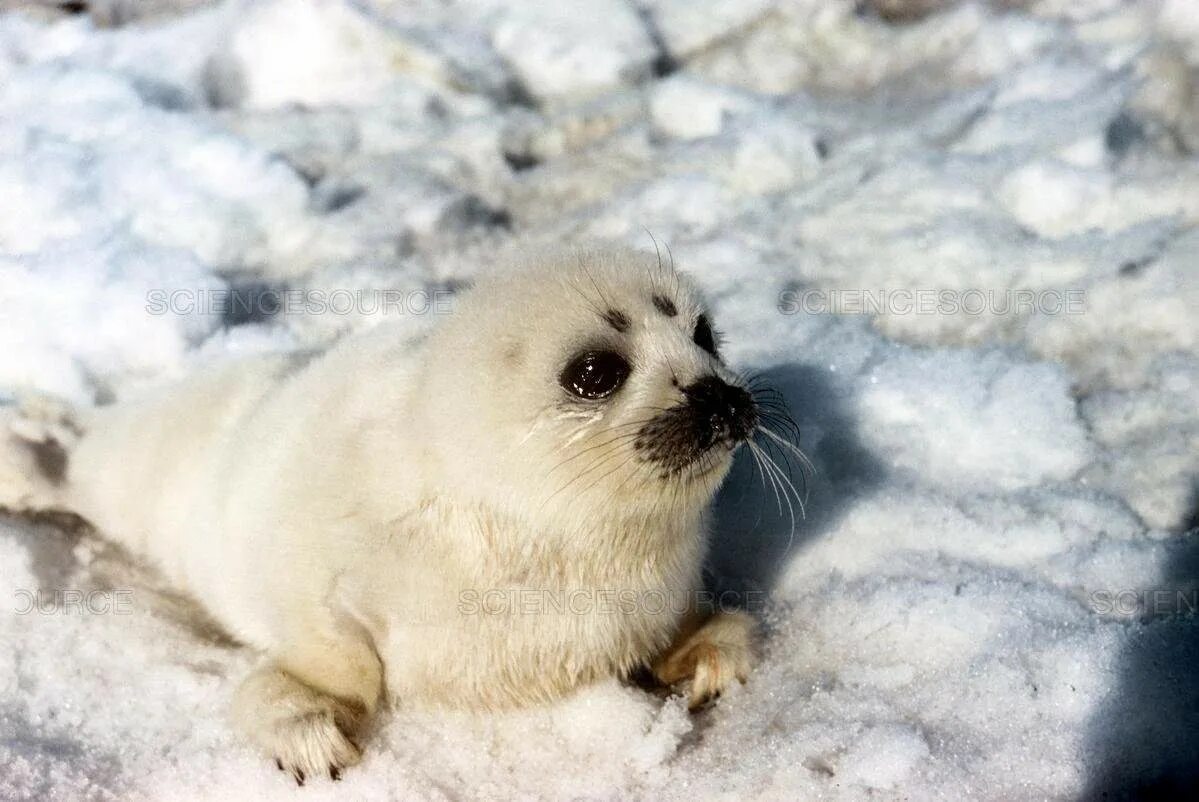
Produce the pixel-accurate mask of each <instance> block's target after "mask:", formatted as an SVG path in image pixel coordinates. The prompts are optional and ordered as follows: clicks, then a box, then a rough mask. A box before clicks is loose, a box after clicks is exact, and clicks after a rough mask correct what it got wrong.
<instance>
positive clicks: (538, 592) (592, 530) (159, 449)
mask: <svg viewBox="0 0 1199 802" xmlns="http://www.w3.org/2000/svg"><path fill="white" fill-rule="evenodd" d="M764 414H765V413H764ZM39 422H40V423H41V424H43V425H40V426H39ZM758 423H759V407H758V405H757V404H756V403H755V400H754V397H753V395H752V394H751V393H750V392H749V391H748V390H747V389H746V387H745V386H744V385H743V384H742V383H741V382H740V381H739V380H738V377H737V375H736V374H734V373H733V372H732V371H731V370H730V369H729V367H727V366H726V365H725V363H724V362H723V360H722V359H721V355H720V350H719V347H718V340H717V336H716V334H715V331H714V329H713V327H712V321H711V318H710V315H709V313H708V311H707V310H706V308H705V306H704V304H703V302H702V300H701V298H700V296H699V294H698V292H697V291H696V288H695V286H694V285H693V284H692V282H691V281H690V280H689V279H688V278H687V276H686V275H684V274H683V273H681V272H676V271H675V269H674V267H673V265H672V264H663V263H662V261H661V259H660V258H656V257H655V256H653V255H650V254H646V253H639V252H635V251H629V250H621V249H614V248H606V249H599V250H592V251H578V252H568V253H559V254H543V255H540V256H536V257H532V258H526V260H525V262H524V263H523V264H520V265H517V266H514V267H509V268H507V269H504V270H495V271H493V272H491V273H490V275H487V276H486V277H484V278H482V279H481V280H480V281H479V282H478V283H477V285H476V286H475V287H474V288H473V289H472V290H470V291H468V292H467V293H465V294H464V295H463V296H462V297H461V300H460V302H459V304H458V308H457V310H456V311H455V313H454V314H453V315H451V316H449V317H448V318H447V319H445V320H444V321H441V322H440V323H439V324H438V325H437V326H435V327H434V328H433V330H432V331H431V332H429V333H427V334H424V335H421V336H418V337H413V336H411V335H404V334H402V333H400V332H399V330H398V329H396V328H393V327H392V326H390V325H386V324H384V325H381V326H378V327H375V328H374V329H371V330H369V331H368V332H365V333H361V334H357V335H353V336H350V337H347V338H346V339H344V340H342V341H341V342H339V343H338V344H336V345H335V346H334V347H332V348H331V349H329V350H328V351H326V352H325V353H323V354H319V355H295V354H272V355H261V356H254V357H251V358H242V359H237V360H233V361H230V362H227V363H225V364H219V365H217V366H215V367H211V368H208V369H205V370H202V371H200V372H198V373H196V374H194V375H193V376H191V377H190V378H187V379H185V380H184V381H182V382H180V383H178V384H176V385H174V386H172V387H169V388H167V389H165V390H162V391H159V392H156V393H154V394H152V395H150V396H149V397H146V398H143V399H140V400H132V401H125V402H121V403H117V404H114V405H111V406H107V407H99V408H95V409H91V410H83V411H76V412H73V413H72V412H70V411H68V410H64V409H62V408H60V407H56V406H54V405H52V404H50V405H47V404H35V405H32V407H29V408H27V409H26V412H25V414H24V415H23V416H22V417H20V418H19V419H18V420H16V421H13V422H12V424H13V425H12V426H11V427H10V428H11V430H12V434H11V435H10V436H11V437H13V438H18V439H20V440H22V441H24V442H26V443H30V444H32V445H33V446H34V447H33V448H32V449H29V450H28V451H29V453H28V455H27V459H26V462H25V463H24V465H23V467H22V466H18V469H15V470H14V468H13V465H14V463H13V460H12V458H11V455H10V458H9V459H8V462H7V467H8V470H7V472H4V471H0V478H4V477H8V478H7V479H6V481H7V482H8V483H9V485H10V486H11V487H12V488H15V490H13V491H12V492H7V493H6V491H5V490H4V488H2V487H0V502H5V501H6V499H7V502H6V503H7V504H8V506H10V507H16V508H21V507H24V508H26V509H28V508H53V509H59V510H67V511H70V512H73V513H75V514H77V515H79V516H81V517H83V518H84V519H86V520H87V521H89V522H91V523H92V524H93V525H94V526H95V527H96V528H97V529H98V530H99V531H100V532H102V533H103V534H104V535H105V536H106V537H108V538H110V539H113V540H115V541H117V542H119V543H121V544H123V545H124V546H126V547H128V548H129V549H130V550H132V551H133V552H134V553H136V554H139V555H142V556H144V557H145V558H148V559H149V560H150V561H152V562H153V563H155V564H157V566H158V567H159V568H160V569H161V570H162V571H163V572H164V573H165V576H166V578H167V579H168V581H170V582H171V583H172V584H173V585H175V586H177V587H178V588H180V589H181V590H184V591H186V592H187V593H189V594H191V595H192V596H193V597H194V598H195V599H197V600H198V601H199V602H200V603H201V604H202V605H203V606H204V607H205V608H206V609H207V610H208V611H209V612H210V613H211V614H212V615H213V616H214V617H215V619H216V620H217V621H219V622H220V623H221V624H222V625H223V626H224V627H226V628H227V629H228V630H229V632H230V634H232V635H233V636H235V637H236V638H238V639H239V640H241V641H243V642H245V643H247V644H249V645H251V646H254V647H256V648H258V649H260V650H262V651H263V652H264V653H265V656H266V657H265V660H264V662H263V664H262V666H261V667H260V668H259V669H257V670H256V671H254V672H253V673H252V674H251V675H250V676H249V677H248V678H246V679H245V681H244V682H243V683H242V684H241V686H240V688H239V690H238V691H237V692H236V695H235V698H234V702H233V719H234V721H235V723H236V725H237V727H238V728H239V729H240V730H241V732H242V733H244V734H245V735H246V736H247V737H248V739H249V740H250V741H252V742H253V743H255V744H256V745H257V746H258V747H260V748H261V749H262V750H263V752H264V753H265V754H266V755H268V756H270V757H273V758H274V759H275V761H276V764H277V765H278V766H279V768H281V769H284V770H286V771H288V772H290V773H291V774H292V775H293V776H294V777H295V779H296V781H297V782H300V783H303V782H304V781H305V779H306V778H308V777H311V776H313V775H317V774H327V775H329V776H331V777H333V778H334V779H337V778H338V777H339V776H340V773H341V771H342V769H344V768H345V767H346V766H350V765H352V764H354V763H356V762H357V761H358V760H359V759H360V743H361V738H362V737H363V736H364V735H365V733H366V726H367V724H368V722H369V721H370V719H371V716H372V714H373V713H374V712H375V711H376V709H377V708H378V706H379V705H380V704H381V702H382V701H383V700H385V699H389V698H390V699H392V700H395V701H396V702H398V703H399V704H414V705H448V706H454V707H463V708H473V709H478V710H494V709H500V708H505V707H512V706H520V705H529V704H534V703H539V702H545V701H548V700H552V699H555V698H559V697H561V696H562V695H563V694H566V693H568V692H570V691H571V690H572V689H575V688H577V687H579V686H581V685H584V684H586V683H590V682H593V681H596V680H598V679H601V678H604V677H610V676H618V677H627V676H629V675H630V674H632V673H633V672H635V671H638V670H639V669H641V668H644V667H649V668H650V669H651V671H652V672H653V674H654V675H655V676H656V677H657V678H658V679H659V680H660V681H662V682H664V683H666V684H669V685H679V686H680V687H681V688H682V690H684V691H685V692H686V693H687V694H688V696H689V702H690V704H691V705H692V706H698V705H700V704H702V703H704V702H705V701H707V700H708V699H710V698H712V697H714V696H715V695H717V694H719V693H720V692H721V691H722V690H725V689H727V688H728V687H730V686H731V685H732V684H733V683H736V682H738V681H744V680H745V678H746V676H747V673H748V671H749V668H750V664H751V661H752V657H753V631H754V622H753V620H752V618H751V617H749V616H748V615H746V614H745V613H743V612H738V611H729V610H715V611H713V610H707V611H705V610H702V609H699V605H696V604H694V603H693V602H694V600H695V598H696V596H695V593H696V592H697V591H698V590H699V589H700V588H701V575H700V572H701V566H702V563H703V561H704V557H705V553H706V548H707V532H706V529H705V521H706V512H707V508H708V506H709V503H710V501H711V500H712V497H713V495H714V493H715V491H716V489H717V488H718V486H719V485H720V483H721V481H722V480H723V479H724V477H725V475H726V473H727V472H728V470H729V467H730V465H731V462H732V455H733V453H734V451H735V450H736V449H737V447H738V446H739V445H740V444H742V443H744V442H746V441H747V440H748V438H749V437H750V436H751V434H752V433H753V432H754V431H755V428H756V427H757V426H758ZM751 447H752V444H751ZM48 466H49V467H48ZM14 477H18V478H14ZM18 479H19V480H18ZM514 599H515V600H516V601H513V600H514Z"/></svg>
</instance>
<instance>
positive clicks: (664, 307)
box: [654, 295, 679, 317]
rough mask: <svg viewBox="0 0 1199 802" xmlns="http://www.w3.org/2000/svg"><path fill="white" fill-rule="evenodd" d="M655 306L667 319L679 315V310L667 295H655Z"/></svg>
mask: <svg viewBox="0 0 1199 802" xmlns="http://www.w3.org/2000/svg"><path fill="white" fill-rule="evenodd" d="M654 306H656V307H657V308H658V311H659V312H661V313H662V314H664V315H666V317H674V316H675V315H677V314H678V313H679V310H678V308H677V307H675V305H674V301H672V300H670V299H669V298H667V297H666V296H665V295H655V296H654Z"/></svg>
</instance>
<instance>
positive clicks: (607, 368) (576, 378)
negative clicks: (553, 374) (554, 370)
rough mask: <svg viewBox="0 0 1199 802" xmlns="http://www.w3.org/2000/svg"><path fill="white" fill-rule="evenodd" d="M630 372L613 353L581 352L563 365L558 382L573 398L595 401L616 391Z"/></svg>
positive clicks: (626, 365) (624, 363)
mask: <svg viewBox="0 0 1199 802" xmlns="http://www.w3.org/2000/svg"><path fill="white" fill-rule="evenodd" d="M632 370H633V369H632V367H631V366H630V365H629V361H628V360H627V359H625V358H624V357H623V356H621V355H620V354H618V353H616V352H615V351H584V352H583V353H581V354H579V355H578V356H576V357H574V358H573V359H571V360H570V362H568V363H567V364H566V367H565V368H563V369H562V373H561V374H560V375H559V376H558V383H559V384H561V385H562V387H563V388H564V389H565V390H566V391H567V392H569V393H570V394H572V395H574V396H577V397H579V398H585V399H587V400H589V401H598V400H600V399H604V398H607V397H608V396H610V395H612V394H613V393H615V392H616V391H617V390H619V389H620V388H621V387H622V386H623V385H624V383H625V380H626V379H628V378H629V373H631V372H632Z"/></svg>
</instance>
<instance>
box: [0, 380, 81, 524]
mask: <svg viewBox="0 0 1199 802" xmlns="http://www.w3.org/2000/svg"><path fill="white" fill-rule="evenodd" d="M82 433H83V429H82V427H81V425H80V423H79V416H78V414H77V413H76V411H75V409H74V408H73V407H71V405H70V404H68V403H66V402H65V401H62V400H60V399H57V398H53V397H50V396H46V395H28V396H21V397H19V398H18V399H17V403H16V404H15V405H13V406H7V407H0V509H5V510H8V511H9V512H16V513H31V512H43V511H48V510H57V509H60V508H61V504H60V495H61V488H62V486H63V484H64V483H65V482H66V477H67V465H68V462H69V460H70V453H71V449H72V448H73V447H74V445H75V443H76V442H77V441H78V440H79V437H80V435H81V434H82Z"/></svg>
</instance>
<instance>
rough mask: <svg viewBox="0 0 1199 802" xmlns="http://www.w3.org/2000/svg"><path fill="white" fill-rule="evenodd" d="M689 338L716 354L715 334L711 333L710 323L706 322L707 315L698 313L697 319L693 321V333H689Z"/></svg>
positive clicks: (713, 354) (710, 352)
mask: <svg viewBox="0 0 1199 802" xmlns="http://www.w3.org/2000/svg"><path fill="white" fill-rule="evenodd" d="M691 339H692V340H694V341H695V344H696V345H698V346H699V347H700V348H702V349H704V350H705V351H707V352H708V353H709V354H711V355H712V356H716V335H715V334H713V333H712V324H711V323H709V322H708V316H707V315H700V316H699V320H697V321H695V334H693V335H691Z"/></svg>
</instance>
